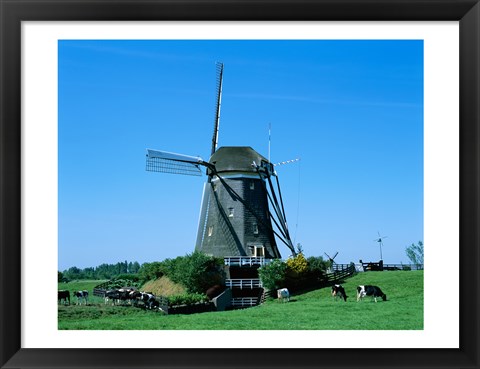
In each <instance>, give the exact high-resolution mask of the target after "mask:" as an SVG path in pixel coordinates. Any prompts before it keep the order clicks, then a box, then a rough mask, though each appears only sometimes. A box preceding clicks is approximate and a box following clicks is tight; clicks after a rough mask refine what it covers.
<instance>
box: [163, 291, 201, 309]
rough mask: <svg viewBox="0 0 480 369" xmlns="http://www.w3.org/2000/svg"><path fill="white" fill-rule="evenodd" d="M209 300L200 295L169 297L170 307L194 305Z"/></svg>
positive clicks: (189, 294) (190, 294)
mask: <svg viewBox="0 0 480 369" xmlns="http://www.w3.org/2000/svg"><path fill="white" fill-rule="evenodd" d="M208 301H209V299H208V297H207V296H206V295H203V294H200V293H185V294H181V295H174V296H169V297H168V305H169V306H176V305H193V304H196V303H201V302H208Z"/></svg>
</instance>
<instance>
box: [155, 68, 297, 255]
mask: <svg viewBox="0 0 480 369" xmlns="http://www.w3.org/2000/svg"><path fill="white" fill-rule="evenodd" d="M216 67H217V81H216V100H215V120H214V128H213V136H212V142H211V153H210V159H209V160H208V161H206V160H203V159H202V158H201V157H194V156H187V155H182V154H176V153H171V152H165V151H159V150H151V149H147V162H146V170H147V171H153V172H163V173H172V174H184V175H197V176H201V175H202V174H203V170H205V173H206V175H207V181H206V182H205V184H204V188H203V196H202V205H201V210H200V218H199V223H198V231H197V239H196V243H195V250H196V251H200V252H203V253H205V254H208V255H213V256H217V257H227V256H263V257H266V258H280V257H281V255H280V252H279V250H278V248H277V244H276V239H278V240H280V241H281V242H283V243H284V244H285V245H286V246H287V247H288V248H289V249H290V251H291V253H292V255H296V252H295V248H294V246H293V243H292V241H291V239H290V235H289V231H288V226H287V221H286V216H285V210H284V206H283V200H282V196H281V192H280V185H279V181H278V176H277V173H276V172H275V170H274V165H273V164H272V163H271V162H270V161H269V160H268V159H266V158H265V157H264V156H262V155H260V154H259V153H258V152H256V151H255V150H254V149H252V148H251V147H248V146H224V147H220V148H218V132H219V125H220V108H221V101H222V88H223V63H217V65H216ZM273 180H275V182H276V186H274V181H273ZM273 225H275V228H274V227H273Z"/></svg>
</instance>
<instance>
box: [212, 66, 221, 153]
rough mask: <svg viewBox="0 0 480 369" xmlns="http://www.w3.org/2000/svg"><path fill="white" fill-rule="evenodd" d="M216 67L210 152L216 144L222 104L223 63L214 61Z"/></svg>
mask: <svg viewBox="0 0 480 369" xmlns="http://www.w3.org/2000/svg"><path fill="white" fill-rule="evenodd" d="M216 67H217V100H216V104H215V125H214V126H213V137H212V153H211V155H213V153H214V152H215V151H216V150H217V146H218V129H219V126H220V106H221V105H222V84H223V63H219V62H217V63H216Z"/></svg>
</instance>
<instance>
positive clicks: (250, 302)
mask: <svg viewBox="0 0 480 369" xmlns="http://www.w3.org/2000/svg"><path fill="white" fill-rule="evenodd" d="M231 303H232V306H233V307H236V308H238V307H251V306H257V305H258V297H237V298H233V299H232V302H231Z"/></svg>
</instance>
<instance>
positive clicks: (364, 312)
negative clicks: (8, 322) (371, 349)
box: [58, 271, 423, 330]
mask: <svg viewBox="0 0 480 369" xmlns="http://www.w3.org/2000/svg"><path fill="white" fill-rule="evenodd" d="M98 283H100V282H99V281H79V282H70V283H68V284H59V289H69V290H71V291H73V290H74V289H87V290H89V291H91V290H92V288H93V286H95V285H96V284H98ZM359 284H373V285H378V286H380V287H381V288H382V290H383V292H384V293H386V294H387V298H388V301H381V299H379V302H377V303H375V302H374V301H372V300H371V299H370V298H368V297H367V298H365V299H364V301H361V302H358V303H357V302H356V296H355V294H356V291H355V290H356V286H357V285H359ZM342 285H343V286H344V288H345V291H346V292H347V295H348V296H349V298H348V301H347V302H346V303H345V302H343V301H340V300H337V301H334V300H333V298H332V297H331V295H330V289H329V288H323V289H318V290H314V291H310V292H306V293H299V294H294V295H292V296H291V301H290V302H288V303H280V302H278V301H277V300H273V299H271V300H268V301H267V302H265V303H264V304H262V305H260V306H256V307H252V308H248V309H242V310H233V311H225V312H209V313H200V314H192V315H167V316H165V315H162V314H160V313H156V312H151V311H144V310H141V309H138V308H133V307H130V306H105V305H104V304H103V301H102V299H101V298H95V297H92V298H91V299H90V303H91V304H90V305H88V306H76V305H73V304H72V305H71V306H59V307H58V328H59V329H90V330H102V329H108V330H125V329H134V330H158V329H163V330H279V329H281V330H421V329H423V271H395V272H366V273H359V274H357V275H355V276H354V277H352V278H349V279H347V280H346V281H345V282H344V283H342ZM72 302H74V301H72Z"/></svg>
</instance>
